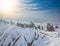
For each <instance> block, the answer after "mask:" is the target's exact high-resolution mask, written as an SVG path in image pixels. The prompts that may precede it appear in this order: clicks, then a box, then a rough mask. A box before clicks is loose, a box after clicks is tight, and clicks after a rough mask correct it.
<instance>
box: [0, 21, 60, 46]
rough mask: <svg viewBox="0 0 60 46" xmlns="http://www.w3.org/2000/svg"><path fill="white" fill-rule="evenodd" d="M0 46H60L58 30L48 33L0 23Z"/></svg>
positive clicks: (59, 31)
mask: <svg viewBox="0 0 60 46" xmlns="http://www.w3.org/2000/svg"><path fill="white" fill-rule="evenodd" d="M36 25H38V24H36ZM45 25H46V24H44V25H43V24H41V26H44V27H46V26H45ZM0 46H60V29H55V31H52V32H49V31H46V30H42V29H41V30H40V29H38V30H36V29H34V28H21V27H18V26H16V25H15V24H13V25H12V24H11V23H6V22H0Z"/></svg>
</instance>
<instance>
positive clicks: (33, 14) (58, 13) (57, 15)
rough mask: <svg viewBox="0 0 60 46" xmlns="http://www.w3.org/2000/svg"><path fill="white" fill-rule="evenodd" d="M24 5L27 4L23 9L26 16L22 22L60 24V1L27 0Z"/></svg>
mask: <svg viewBox="0 0 60 46" xmlns="http://www.w3.org/2000/svg"><path fill="white" fill-rule="evenodd" d="M24 4H26V5H25V7H24V8H23V9H24V10H25V14H26V16H23V18H21V19H20V20H22V21H35V22H40V21H44V22H45V21H56V22H60V1H59V0H25V1H24ZM25 14H24V15H25Z"/></svg>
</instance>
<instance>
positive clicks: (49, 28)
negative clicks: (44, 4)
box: [47, 23, 54, 31]
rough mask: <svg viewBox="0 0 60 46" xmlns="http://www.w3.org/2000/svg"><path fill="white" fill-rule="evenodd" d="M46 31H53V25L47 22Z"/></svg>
mask: <svg viewBox="0 0 60 46" xmlns="http://www.w3.org/2000/svg"><path fill="white" fill-rule="evenodd" d="M47 31H54V27H53V25H51V24H50V23H48V24H47Z"/></svg>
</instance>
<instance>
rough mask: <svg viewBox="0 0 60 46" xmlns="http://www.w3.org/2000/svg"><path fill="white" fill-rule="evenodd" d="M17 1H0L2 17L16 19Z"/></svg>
mask: <svg viewBox="0 0 60 46" xmlns="http://www.w3.org/2000/svg"><path fill="white" fill-rule="evenodd" d="M16 9H17V0H0V12H1V14H2V16H3V17H6V18H12V17H16V15H15V12H16Z"/></svg>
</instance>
